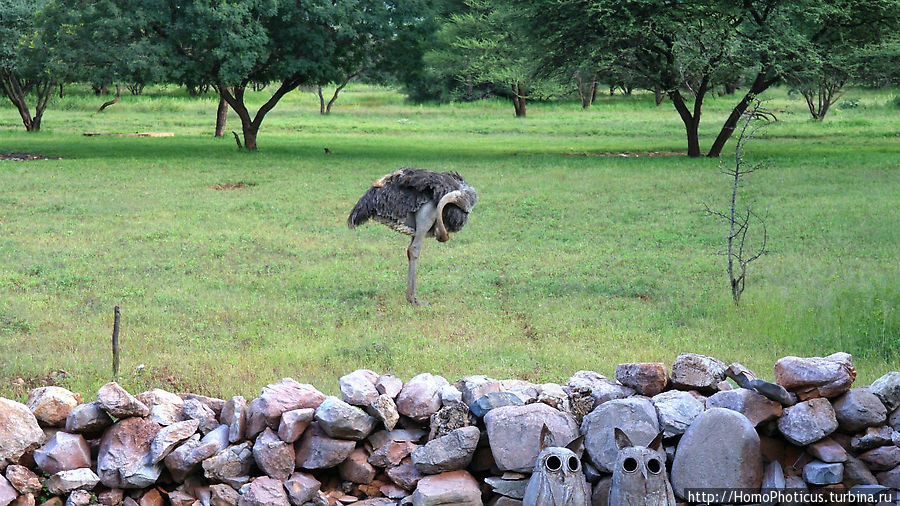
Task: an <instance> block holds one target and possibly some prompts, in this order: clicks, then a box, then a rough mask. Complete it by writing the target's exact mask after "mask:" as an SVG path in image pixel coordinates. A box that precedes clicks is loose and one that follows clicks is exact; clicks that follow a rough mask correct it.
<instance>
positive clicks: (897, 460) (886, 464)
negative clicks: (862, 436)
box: [859, 445, 900, 471]
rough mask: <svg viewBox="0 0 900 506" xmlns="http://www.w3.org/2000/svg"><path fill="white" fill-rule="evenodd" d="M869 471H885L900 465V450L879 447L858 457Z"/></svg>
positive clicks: (890, 447) (893, 447)
mask: <svg viewBox="0 0 900 506" xmlns="http://www.w3.org/2000/svg"><path fill="white" fill-rule="evenodd" d="M859 460H861V461H863V463H864V464H866V467H868V468H869V470H870V471H887V470H888V469H893V468H895V467H897V466H898V465H900V448H897V447H896V446H893V445H891V446H879V447H878V448H875V449H874V450H869V451H867V452H866V453H863V454H862V455H860V456H859Z"/></svg>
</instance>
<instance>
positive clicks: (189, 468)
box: [163, 434, 214, 482]
mask: <svg viewBox="0 0 900 506" xmlns="http://www.w3.org/2000/svg"><path fill="white" fill-rule="evenodd" d="M199 446H200V434H194V435H193V436H191V437H190V438H188V440H187V441H185V442H184V443H182V444H181V445H180V446H178V447H177V448H175V449H174V450H173V451H172V452H171V453H169V454H168V455H167V456H166V457H165V458H164V459H163V463H164V464H165V466H166V469H168V470H169V474H171V475H172V479H174V480H175V481H179V482H182V481H184V480H185V478H186V477H187V475H189V474H190V473H192V472H194V471H195V470H196V469H197V467H199V466H200V462H201V461H202V460H204V459H207V458H209V457H212V456H213V455H214V452H209V453H204V454H203V455H198V456H197V458H194V459H192V458H191V456H192V452H193V451H194V450H196V449H197V447H199ZM200 457H202V458H200Z"/></svg>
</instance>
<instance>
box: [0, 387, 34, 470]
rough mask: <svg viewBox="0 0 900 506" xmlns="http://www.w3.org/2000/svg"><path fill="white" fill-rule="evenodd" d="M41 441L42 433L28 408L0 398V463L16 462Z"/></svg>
mask: <svg viewBox="0 0 900 506" xmlns="http://www.w3.org/2000/svg"><path fill="white" fill-rule="evenodd" d="M43 441H44V431H42V430H41V428H40V426H39V425H38V421H37V418H35V417H34V413H32V412H31V410H30V409H28V406H26V405H24V404H22V403H19V402H16V401H12V400H9V399H6V398H3V397H0V461H3V460H4V459H9V460H11V461H16V460H18V459H19V457H21V456H22V454H23V453H25V452H26V451H29V450H32V449H34V448H37V447H38V446H40V444H41V443H42V442H43Z"/></svg>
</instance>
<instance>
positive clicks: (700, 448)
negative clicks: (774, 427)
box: [672, 408, 763, 498]
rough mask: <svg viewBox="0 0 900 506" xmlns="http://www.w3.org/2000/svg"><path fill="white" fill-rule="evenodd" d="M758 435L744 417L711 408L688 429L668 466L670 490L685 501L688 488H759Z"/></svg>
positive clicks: (760, 472)
mask: <svg viewBox="0 0 900 506" xmlns="http://www.w3.org/2000/svg"><path fill="white" fill-rule="evenodd" d="M762 475H763V462H762V454H761V453H760V441H759V435H757V433H756V429H755V428H754V427H753V424H752V423H751V422H750V420H748V419H747V417H745V416H744V415H742V414H740V413H738V412H736V411H732V410H729V409H724V408H712V409H708V410H706V411H705V412H704V413H703V414H701V415H700V416H698V417H697V419H696V420H694V423H693V424H691V426H690V427H688V429H687V431H685V433H684V435H683V436H682V437H681V440H680V441H679V442H678V449H677V451H676V452H675V460H674V462H673V463H672V488H673V490H674V491H675V494H676V495H678V496H679V497H681V498H685V490H686V489H688V488H743V489H752V490H756V489H759V488H760V485H761V484H762Z"/></svg>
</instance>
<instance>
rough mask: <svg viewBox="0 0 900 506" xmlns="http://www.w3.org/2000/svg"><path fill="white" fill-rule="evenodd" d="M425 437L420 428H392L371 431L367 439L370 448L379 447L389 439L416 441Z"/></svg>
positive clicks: (389, 440)
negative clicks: (389, 429)
mask: <svg viewBox="0 0 900 506" xmlns="http://www.w3.org/2000/svg"><path fill="white" fill-rule="evenodd" d="M423 437H425V432H424V431H422V430H421V429H394V430H392V431H390V432H389V431H386V430H380V431H378V432H375V433H373V434H372V435H371V436H369V437H368V438H367V439H368V441H369V443H370V444H371V445H372V448H381V447H382V446H384V445H385V444H387V443H389V442H391V441H412V442H413V443H417V442H419V441H421V440H422V438H423Z"/></svg>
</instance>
